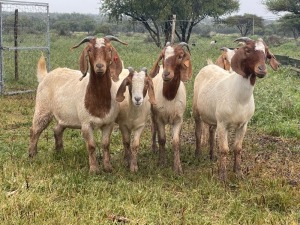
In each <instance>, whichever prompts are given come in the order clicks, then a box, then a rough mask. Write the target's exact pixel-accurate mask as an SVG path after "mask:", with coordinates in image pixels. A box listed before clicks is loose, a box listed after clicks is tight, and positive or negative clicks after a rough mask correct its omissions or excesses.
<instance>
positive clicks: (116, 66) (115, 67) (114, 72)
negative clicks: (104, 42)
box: [109, 47, 123, 82]
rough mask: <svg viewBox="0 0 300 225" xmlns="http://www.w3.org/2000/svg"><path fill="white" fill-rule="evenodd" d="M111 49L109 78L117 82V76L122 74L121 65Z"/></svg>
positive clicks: (114, 51) (116, 54) (115, 53)
mask: <svg viewBox="0 0 300 225" xmlns="http://www.w3.org/2000/svg"><path fill="white" fill-rule="evenodd" d="M111 48H112V49H111V50H112V59H111V64H110V65H109V71H110V75H111V78H112V79H113V81H115V82H116V81H118V80H119V75H120V73H121V72H122V69H123V64H122V61H121V59H120V57H119V55H118V53H117V51H116V49H115V48H114V47H111Z"/></svg>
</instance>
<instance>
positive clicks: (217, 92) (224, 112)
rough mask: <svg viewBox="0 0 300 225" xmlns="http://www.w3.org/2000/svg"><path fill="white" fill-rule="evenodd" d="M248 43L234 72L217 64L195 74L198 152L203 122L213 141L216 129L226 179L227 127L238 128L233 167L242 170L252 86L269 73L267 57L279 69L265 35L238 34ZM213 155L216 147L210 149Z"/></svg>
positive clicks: (251, 111)
mask: <svg viewBox="0 0 300 225" xmlns="http://www.w3.org/2000/svg"><path fill="white" fill-rule="evenodd" d="M235 41H243V42H245V45H244V46H243V47H240V48H239V49H238V50H237V51H236V53H235V55H234V56H233V58H232V61H231V67H232V69H233V71H234V72H231V73H230V72H228V71H225V70H224V69H221V68H220V67H218V66H216V65H207V66H205V67H204V68H202V69H201V70H200V72H199V73H198V75H197V76H196V78H195V83H194V99H193V117H194V119H195V136H196V151H195V154H196V155H200V153H201V149H200V148H201V145H200V144H201V128H202V126H201V124H202V122H205V123H207V124H209V125H210V144H213V143H214V137H215V132H216V130H217V135H218V142H219V158H218V161H219V176H220V178H221V180H226V176H227V173H226V164H227V155H228V152H229V147H228V140H227V136H228V131H229V129H230V128H233V129H234V130H235V142H234V171H235V172H236V173H237V174H241V165H240V164H241V151H242V142H243V138H244V135H245V132H246V129H247V124H248V121H249V120H250V118H251V117H252V115H253V114H254V108H255V106H254V98H253V89H254V84H255V81H256V77H259V78H262V77H264V76H265V75H266V74H267V69H266V64H265V61H266V59H270V65H271V67H272V68H273V69H274V70H277V68H278V65H279V63H278V62H277V61H276V59H275V57H274V55H273V54H271V52H270V51H269V48H268V46H267V45H266V44H265V43H264V42H263V40H262V39H258V40H257V41H254V40H251V39H249V38H245V37H244V38H239V39H237V40H235ZM210 151H211V152H210V154H211V156H212V155H213V152H212V151H213V147H212V148H211V149H210Z"/></svg>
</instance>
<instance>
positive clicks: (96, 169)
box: [90, 166, 100, 175]
mask: <svg viewBox="0 0 300 225" xmlns="http://www.w3.org/2000/svg"><path fill="white" fill-rule="evenodd" d="M99 173H100V169H99V167H98V166H91V167H90V174H95V175H96V174H99Z"/></svg>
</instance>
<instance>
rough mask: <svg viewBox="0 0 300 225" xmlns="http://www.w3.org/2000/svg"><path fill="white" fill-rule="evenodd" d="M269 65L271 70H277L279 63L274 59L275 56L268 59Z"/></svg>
mask: <svg viewBox="0 0 300 225" xmlns="http://www.w3.org/2000/svg"><path fill="white" fill-rule="evenodd" d="M270 66H271V67H272V69H273V70H278V68H279V66H280V63H279V62H278V61H277V60H276V58H275V56H274V55H273V57H272V58H271V59H270Z"/></svg>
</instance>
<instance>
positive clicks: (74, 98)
mask: <svg viewBox="0 0 300 225" xmlns="http://www.w3.org/2000/svg"><path fill="white" fill-rule="evenodd" d="M112 40H114V41H118V42H120V43H123V44H126V43H124V42H121V41H120V40H119V39H117V38H115V37H113V36H106V37H104V38H96V37H86V38H85V39H83V40H82V41H81V42H80V44H78V45H76V46H74V47H73V48H77V47H78V46H80V45H81V44H82V43H87V42H88V44H87V45H86V47H85V48H84V50H83V52H82V54H81V57H80V70H81V71H77V70H71V69H68V68H57V69H55V70H53V71H51V72H49V73H47V69H46V64H45V59H44V57H41V58H40V60H39V62H38V69H37V77H38V80H39V82H40V83H39V85H38V88H37V93H36V106H35V112H34V117H33V122H32V127H31V128H30V146H29V156H30V157H33V156H34V155H36V153H37V142H38V139H39V136H40V134H41V133H42V131H43V130H44V129H46V127H47V126H48V124H49V123H50V122H51V120H52V119H53V118H55V120H56V122H57V124H56V127H55V128H54V137H55V149H56V150H57V151H58V150H61V149H62V148H63V141H62V136H63V132H64V130H65V128H78V129H79V128H80V129H81V133H82V136H83V138H84V139H85V142H86V146H87V150H88V153H89V166H90V172H91V173H94V172H96V173H97V172H98V171H99V165H98V161H97V158H96V151H95V149H96V144H95V141H94V137H93V130H94V129H101V131H102V148H103V166H104V169H105V170H107V171H110V170H111V169H112V167H111V164H110V155H109V144H110V135H111V132H112V129H113V126H114V122H115V119H116V117H117V115H118V112H119V103H118V102H117V101H116V93H117V88H118V86H117V84H116V83H114V82H113V81H112V79H113V80H115V81H116V80H118V76H119V74H120V72H121V71H122V62H121V60H120V58H119V56H118V53H117V51H116V50H115V49H114V48H113V47H112V45H111V44H110V41H112ZM88 68H90V73H88V72H87V71H88ZM83 77H86V78H85V79H82V78H83Z"/></svg>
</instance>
